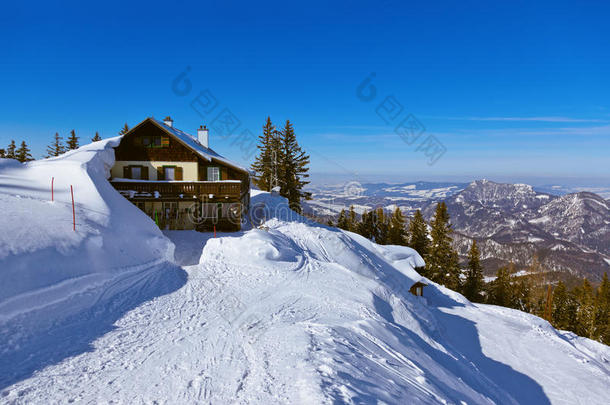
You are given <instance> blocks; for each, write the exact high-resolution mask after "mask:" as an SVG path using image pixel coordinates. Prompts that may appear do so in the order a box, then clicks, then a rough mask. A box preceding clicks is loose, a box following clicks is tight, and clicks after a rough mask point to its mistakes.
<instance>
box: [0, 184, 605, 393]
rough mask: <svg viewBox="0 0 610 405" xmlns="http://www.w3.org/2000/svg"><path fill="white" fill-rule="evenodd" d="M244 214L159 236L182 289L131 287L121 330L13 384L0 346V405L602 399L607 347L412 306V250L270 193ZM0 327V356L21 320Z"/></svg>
mask: <svg viewBox="0 0 610 405" xmlns="http://www.w3.org/2000/svg"><path fill="white" fill-rule="evenodd" d="M101 195H102V197H103V198H106V195H105V194H103V193H102V194H101ZM112 198H114V197H112ZM117 204H118V203H117ZM252 204H253V208H252V215H253V216H255V217H256V218H257V220H256V221H255V222H258V220H259V219H262V220H263V222H264V226H263V227H262V229H251V230H247V231H244V232H240V233H233V234H223V235H219V237H218V238H213V237H212V236H211V235H209V234H200V233H196V232H188V231H185V232H179V231H175V232H167V233H166V236H167V237H169V238H170V239H171V240H172V241H173V242H174V243H175V244H176V250H175V258H176V260H177V262H178V264H179V265H181V266H183V268H184V270H185V271H186V273H187V274H188V280H187V281H186V283H185V284H184V285H183V286H182V287H180V288H178V289H175V288H174V289H175V291H165V292H168V293H163V294H159V293H158V292H159V291H158V290H159V286H161V285H164V284H166V282H164V281H160V280H158V279H151V278H149V279H148V280H147V281H146V282H143V283H138V284H137V288H132V289H131V290H130V291H131V292H136V291H137V292H138V294H136V295H139V296H144V295H145V294H144V292H149V294H148V296H149V298H150V299H148V300H146V301H144V302H140V303H139V304H138V303H134V304H130V305H128V306H126V305H124V304H123V303H122V302H123V301H120V298H121V297H122V296H123V295H122V294H115V295H113V296H114V297H119V298H113V299H109V300H107V301H106V302H107V303H108V305H110V306H111V309H108V310H107V313H108V315H107V316H106V317H107V318H109V319H110V318H113V316H112V314H114V312H113V309H112V307H115V308H118V309H119V311H118V312H119V314H118V315H115V316H114V318H113V319H114V320H115V321H116V322H114V324H113V327H112V328H110V329H108V330H105V331H103V333H98V334H96V335H95V336H88V339H89V341H90V345H89V346H88V347H87V348H86V349H85V348H82V347H81V348H80V349H79V350H77V351H76V352H74V351H72V352H70V353H64V355H63V356H61V357H59V358H53V359H51V360H49V361H46V362H44V363H43V364H41V365H40V366H39V367H37V368H36V369H35V372H34V373H32V375H21V376H20V377H15V378H12V379H7V378H5V377H4V375H6V374H7V373H10V372H13V370H15V369H19V368H20V365H19V361H20V360H23V359H24V358H25V356H24V353H23V351H21V352H20V351H19V349H17V348H15V347H14V346H12V347H11V349H9V350H4V352H3V353H2V356H3V357H2V359H3V363H2V364H1V365H0V366H1V368H0V375H2V376H3V384H2V388H1V389H0V402H8V403H37V402H45V403H57V402H62V403H63V402H69V401H80V402H84V403H97V402H110V401H112V402H114V403H214V404H217V403H219V404H225V403H261V404H275V403H278V404H285V403H306V404H310V403H311V404H318V403H328V404H331V403H349V404H360V403H389V404H410V403H456V404H460V403H468V404H491V403H498V404H545V403H556V404H575V403H586V404H604V403H607V397H608V387H609V386H610V363H609V361H610V348H608V347H607V346H604V345H601V344H599V343H596V342H593V341H590V340H588V339H584V338H579V337H576V336H574V335H572V334H570V333H567V332H560V331H556V330H555V329H553V328H552V327H551V326H550V325H549V324H548V323H547V322H545V321H543V320H541V319H540V318H537V317H534V316H531V315H528V314H524V313H522V312H519V311H515V310H510V309H506V308H500V307H495V306H487V305H473V304H471V303H469V302H468V301H467V300H466V299H464V298H463V297H462V296H461V295H459V294H457V293H454V292H452V291H449V290H447V289H445V288H443V287H441V286H437V285H434V284H431V285H430V286H428V287H426V288H425V290H424V294H425V297H415V296H413V295H411V294H410V293H409V292H408V289H409V287H410V286H411V285H412V283H413V282H415V281H418V280H420V279H421V277H420V276H419V275H418V274H417V272H415V271H414V270H413V268H414V267H415V266H417V265H421V264H422V260H421V258H420V257H419V255H418V254H417V253H416V252H415V251H413V250H412V249H409V248H406V247H397V246H379V245H376V244H374V243H372V242H370V241H368V240H366V239H364V238H362V237H360V236H358V235H356V234H353V233H349V232H344V231H341V230H338V229H335V228H328V227H325V226H321V225H318V224H314V223H309V222H306V221H305V220H304V219H303V218H301V217H299V216H298V215H296V214H294V213H293V212H292V211H290V210H289V209H288V208H287V206H286V204H285V200H283V199H282V198H280V197H277V196H272V195H269V194H267V193H261V192H253V198H252ZM114 207H119V206H118V205H116V206H114ZM123 209H124V210H128V208H127V207H120V210H123ZM110 211H111V216H112V215H114V213H112V209H111V210H110ZM117 215H119V216H122V215H125V213H124V212H121V213H119V212H117ZM134 215H135V214H134ZM123 218H125V217H123ZM110 221H112V220H110ZM98 226H99V225H98ZM138 226H143V227H145V229H146V230H147V231H146V232H148V231H150V232H151V234H150V235H151V237H154V238H155V239H153V240H156V238H157V237H160V234H158V233H155V232H154V231H153V230H152V229H150V230H149V228H150V224H148V223H147V222H146V221H144V222H142V223H141V224H139V225H138ZM96 229H98V228H96ZM99 229H104V230H106V229H107V228H105V227H101V228H99ZM70 232H71V230H70ZM146 232H145V233H146ZM83 243H84V242H83ZM125 243H128V242H127V241H125ZM132 248H133V247H132ZM84 252H85V251H84V250H81V253H82V254H85V253H84ZM22 256H23V255H22ZM134 260H135V259H134ZM162 273H167V272H162ZM155 274H159V272H156V273H155ZM115 300H119V301H120V302H121V303H120V304H118V306H117V305H115V304H114V303H115V302H116V301H115ZM3 302H4V301H3ZM127 309H128V310H127ZM92 315H95V313H92ZM87 319H88V318H86V317H84V316H82V317H79V318H76V319H74V323H75V324H77V325H79V326H84V327H82V328H79V329H80V330H81V331H82V330H86V327H88V326H91V325H90V324H89V323H87ZM103 319H105V318H103ZM1 330H2V331H3V332H2V333H3V335H0V338H1V339H2V340H1V341H0V343H1V344H2V347H4V345H5V344H6V341H7V340H8V339H9V338H10V336H12V335H11V333H17V332H18V330H19V323H12V324H11V323H4V324H2V329H1ZM51 330H52V332H51V333H49V334H48V335H47V336H46V338H45V339H47V338H48V339H49V343H50V344H49V345H48V346H47V347H46V350H47V351H56V350H57V348H56V346H55V345H56V344H57V341H56V340H53V336H54V334H55V333H60V334H61V333H62V332H61V330H60V331H59V332H58V331H57V330H56V329H51ZM63 337H64V338H65V339H66V340H69V341H72V340H78V339H80V335H79V331H78V330H76V329H74V328H72V329H71V332H70V333H66V334H63ZM45 339H41V342H45ZM44 350H45V349H43V348H41V349H40V351H44ZM59 350H60V352H61V351H62V350H65V349H63V348H61V347H60V349H59ZM14 351H17V352H18V353H21V357H20V358H18V356H13V354H12V353H13V352H14ZM7 355H8V356H9V357H10V356H13V357H12V359H13V361H12V364H10V362H8V361H4V360H5V358H6V356H7ZM33 371H34V370H33Z"/></svg>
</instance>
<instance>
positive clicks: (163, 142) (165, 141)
mask: <svg viewBox="0 0 610 405" xmlns="http://www.w3.org/2000/svg"><path fill="white" fill-rule="evenodd" d="M140 141H141V142H142V146H143V147H145V148H169V137H167V136H143V137H142V138H141V140H140Z"/></svg>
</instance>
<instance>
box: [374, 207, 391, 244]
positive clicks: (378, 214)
mask: <svg viewBox="0 0 610 405" xmlns="http://www.w3.org/2000/svg"><path fill="white" fill-rule="evenodd" d="M371 214H372V215H373V238H372V240H373V242H375V243H378V244H380V245H385V244H387V240H388V232H389V229H390V224H389V218H388V217H387V215H385V212H384V211H383V208H381V207H378V208H376V209H375V210H373V211H371Z"/></svg>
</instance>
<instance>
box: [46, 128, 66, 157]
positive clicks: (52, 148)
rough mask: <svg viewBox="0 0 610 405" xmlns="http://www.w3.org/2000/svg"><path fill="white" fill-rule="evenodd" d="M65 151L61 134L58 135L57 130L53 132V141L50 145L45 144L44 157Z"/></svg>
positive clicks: (54, 155) (57, 154)
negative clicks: (45, 154) (45, 152)
mask: <svg viewBox="0 0 610 405" xmlns="http://www.w3.org/2000/svg"><path fill="white" fill-rule="evenodd" d="M65 151H66V147H65V146H64V144H63V142H62V138H61V136H59V134H58V133H57V132H55V137H54V138H53V143H52V144H51V145H49V146H47V156H46V157H48V158H50V157H56V156H59V155H61V154H62V153H64V152H65Z"/></svg>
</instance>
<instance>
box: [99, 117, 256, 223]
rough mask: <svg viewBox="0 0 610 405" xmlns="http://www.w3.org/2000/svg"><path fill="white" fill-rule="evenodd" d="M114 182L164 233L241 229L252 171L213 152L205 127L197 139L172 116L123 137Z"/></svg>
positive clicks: (150, 120) (145, 123)
mask: <svg viewBox="0 0 610 405" xmlns="http://www.w3.org/2000/svg"><path fill="white" fill-rule="evenodd" d="M110 183H111V184H112V186H113V187H114V188H115V189H116V190H118V191H119V192H120V193H121V194H122V195H123V196H124V197H125V198H127V199H128V200H129V201H131V202H132V203H133V204H135V205H136V206H137V207H138V208H140V209H141V210H142V211H144V212H145V213H146V214H147V215H149V216H150V217H151V218H152V219H153V220H154V221H155V222H156V223H157V225H158V226H159V227H160V228H161V229H178V230H180V229H184V230H187V229H190V230H193V229H194V230H199V231H208V230H212V229H218V230H239V229H240V227H241V218H242V216H243V215H244V214H245V213H246V212H247V209H248V207H249V203H250V192H249V191H250V176H249V173H248V171H247V170H246V169H244V168H243V167H240V166H239V165H237V164H235V163H233V162H231V161H230V160H228V159H226V158H224V157H222V156H221V155H219V154H218V153H216V152H215V151H214V150H212V149H211V148H210V146H209V130H208V129H207V128H206V127H205V126H201V127H200V128H199V129H198V130H197V137H193V136H191V135H189V134H187V133H185V132H182V131H180V130H179V129H177V128H175V127H174V125H173V121H172V119H171V118H170V117H167V118H165V119H164V120H163V121H161V120H158V119H156V118H152V117H150V118H146V119H145V120H144V121H142V122H140V123H139V124H138V125H136V126H135V127H133V128H132V129H131V130H129V131H128V132H127V133H125V134H124V135H123V137H122V139H121V142H120V144H119V146H117V147H116V148H115V163H114V166H113V167H112V169H111V178H110Z"/></svg>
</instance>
